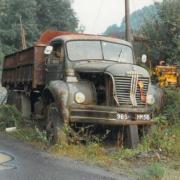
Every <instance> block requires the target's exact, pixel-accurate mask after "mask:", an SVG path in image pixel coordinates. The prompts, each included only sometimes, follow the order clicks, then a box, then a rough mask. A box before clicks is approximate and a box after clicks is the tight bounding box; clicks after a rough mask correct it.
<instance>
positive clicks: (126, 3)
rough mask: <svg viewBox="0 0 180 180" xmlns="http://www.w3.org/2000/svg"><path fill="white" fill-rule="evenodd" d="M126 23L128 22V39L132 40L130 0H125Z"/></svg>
mask: <svg viewBox="0 0 180 180" xmlns="http://www.w3.org/2000/svg"><path fill="white" fill-rule="evenodd" d="M125 24H126V35H125V37H126V41H129V42H131V40H132V37H131V24H130V8H129V0H125Z"/></svg>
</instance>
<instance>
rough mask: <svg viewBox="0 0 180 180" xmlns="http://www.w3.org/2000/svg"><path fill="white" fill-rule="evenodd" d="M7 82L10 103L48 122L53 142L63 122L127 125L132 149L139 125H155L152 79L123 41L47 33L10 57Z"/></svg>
mask: <svg viewBox="0 0 180 180" xmlns="http://www.w3.org/2000/svg"><path fill="white" fill-rule="evenodd" d="M143 61H144V59H143ZM2 83H3V86H5V87H6V88H7V89H8V93H9V95H8V103H10V104H15V105H16V107H17V108H18V109H19V110H20V111H21V112H22V115H23V116H24V117H26V118H28V117H31V116H32V114H33V115H34V116H33V118H34V119H37V120H38V119H39V120H41V121H43V122H44V123H45V127H46V130H47V131H48V132H51V134H52V136H53V137H54V138H55V137H56V138H61V137H60V136H61V135H60V134H61V133H59V132H60V130H61V129H62V126H63V124H64V123H67V124H76V123H77V124H81V123H82V124H97V125H100V126H102V127H104V126H116V127H122V126H123V127H126V128H127V129H128V132H129V133H128V134H127V136H128V137H129V138H128V139H129V142H130V144H131V145H132V146H133V145H135V144H137V142H138V129H139V127H142V126H149V125H151V124H152V123H153V118H152V113H153V103H154V97H153V94H152V92H151V80H150V75H149V73H148V71H147V70H145V69H144V68H142V67H140V66H138V65H136V61H135V58H134V52H133V47H132V45H131V43H129V42H127V41H124V40H121V39H117V38H111V37H106V36H98V35H89V34H78V33H71V32H61V31H46V32H44V33H43V34H42V35H41V37H40V38H39V40H38V41H37V42H36V43H35V44H34V45H33V47H30V48H27V49H24V50H21V51H18V52H15V53H13V54H10V55H7V56H5V58H4V66H3V75H2Z"/></svg>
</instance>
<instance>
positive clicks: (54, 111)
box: [45, 103, 66, 144]
mask: <svg viewBox="0 0 180 180" xmlns="http://www.w3.org/2000/svg"><path fill="white" fill-rule="evenodd" d="M45 111H46V112H45V118H46V132H47V138H48V141H49V142H50V143H52V144H56V143H64V142H65V141H66V135H65V133H64V123H63V121H62V118H61V116H60V112H59V109H58V108H57V106H56V104H55V103H51V104H49V105H48V106H47V107H46V109H45Z"/></svg>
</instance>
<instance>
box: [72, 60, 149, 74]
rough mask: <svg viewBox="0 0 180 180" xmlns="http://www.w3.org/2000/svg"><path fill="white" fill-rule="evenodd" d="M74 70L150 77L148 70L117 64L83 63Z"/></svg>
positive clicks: (78, 64)
mask: <svg viewBox="0 0 180 180" xmlns="http://www.w3.org/2000/svg"><path fill="white" fill-rule="evenodd" d="M74 68H75V70H76V71H77V72H104V73H110V74H112V75H114V76H127V75H130V74H135V73H137V74H139V75H141V76H142V77H149V73H148V71H147V70H146V69H144V68H142V67H140V66H137V65H133V64H123V63H116V62H114V63H109V62H108V63H107V62H103V63H102V62H100V63H99V62H82V63H77V64H76V65H75V67H74Z"/></svg>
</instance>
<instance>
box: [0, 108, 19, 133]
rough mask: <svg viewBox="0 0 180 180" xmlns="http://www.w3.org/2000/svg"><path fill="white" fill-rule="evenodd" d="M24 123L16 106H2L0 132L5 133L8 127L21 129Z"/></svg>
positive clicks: (0, 109)
mask: <svg viewBox="0 0 180 180" xmlns="http://www.w3.org/2000/svg"><path fill="white" fill-rule="evenodd" d="M21 123H22V117H21V114H20V113H19V112H18V111H17V109H16V108H15V106H10V105H1V106H0V130H1V131H3V130H5V128H7V127H14V126H16V127H19V126H20V124H21Z"/></svg>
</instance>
